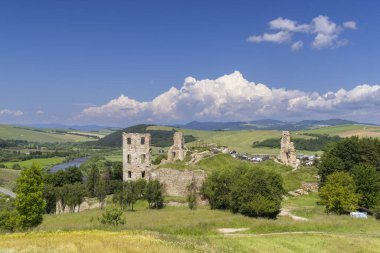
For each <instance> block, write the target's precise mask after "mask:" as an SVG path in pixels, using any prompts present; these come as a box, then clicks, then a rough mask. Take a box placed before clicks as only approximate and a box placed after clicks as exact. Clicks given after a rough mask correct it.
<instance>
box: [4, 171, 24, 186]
mask: <svg viewBox="0 0 380 253" xmlns="http://www.w3.org/2000/svg"><path fill="white" fill-rule="evenodd" d="M19 176H20V171H19V170H11V169H0V187H4V188H6V189H8V190H13V188H14V187H15V186H16V179H17V178H18V177H19Z"/></svg>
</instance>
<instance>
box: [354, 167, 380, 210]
mask: <svg viewBox="0 0 380 253" xmlns="http://www.w3.org/2000/svg"><path fill="white" fill-rule="evenodd" d="M352 175H353V178H354V181H355V185H356V193H359V194H360V195H361V198H360V200H359V206H361V207H364V208H373V207H377V206H380V173H378V172H377V171H376V169H375V167H374V166H373V165H369V164H359V165H356V166H354V168H353V170H352Z"/></svg>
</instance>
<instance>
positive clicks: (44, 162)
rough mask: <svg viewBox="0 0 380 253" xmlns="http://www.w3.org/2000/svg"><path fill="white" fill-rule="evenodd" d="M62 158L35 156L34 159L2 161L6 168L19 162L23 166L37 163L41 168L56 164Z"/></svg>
mask: <svg viewBox="0 0 380 253" xmlns="http://www.w3.org/2000/svg"><path fill="white" fill-rule="evenodd" d="M63 160H64V158H63V157H51V158H35V159H30V160H26V161H21V162H6V163H3V164H4V165H5V166H7V168H12V166H13V165H14V164H19V165H20V166H21V167H23V168H28V167H30V166H32V164H33V163H35V164H37V165H39V166H40V167H42V168H45V167H50V166H53V165H56V164H60V163H62V162H63Z"/></svg>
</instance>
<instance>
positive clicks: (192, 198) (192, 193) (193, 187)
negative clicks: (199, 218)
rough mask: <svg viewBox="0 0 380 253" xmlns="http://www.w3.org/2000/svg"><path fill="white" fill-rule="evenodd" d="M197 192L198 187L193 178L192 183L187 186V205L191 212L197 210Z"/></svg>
mask: <svg viewBox="0 0 380 253" xmlns="http://www.w3.org/2000/svg"><path fill="white" fill-rule="evenodd" d="M197 191H198V187H197V184H196V182H195V180H194V178H193V179H192V180H191V183H190V184H189V185H188V186H187V192H188V193H187V203H188V206H189V209H190V210H195V209H197Z"/></svg>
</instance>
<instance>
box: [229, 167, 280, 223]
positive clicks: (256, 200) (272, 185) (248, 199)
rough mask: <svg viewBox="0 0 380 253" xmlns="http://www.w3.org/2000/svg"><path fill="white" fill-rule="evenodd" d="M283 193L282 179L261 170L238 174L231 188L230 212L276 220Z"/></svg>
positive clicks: (277, 175)
mask: <svg viewBox="0 0 380 253" xmlns="http://www.w3.org/2000/svg"><path fill="white" fill-rule="evenodd" d="M284 193H285V190H284V187H283V180H282V177H281V176H280V175H279V174H277V173H275V172H271V171H265V170H263V169H259V168H258V169H255V170H248V171H246V172H245V173H244V174H240V176H238V177H237V178H236V180H235V182H234V183H233V185H232V186H231V210H232V212H234V213H237V212H239V213H241V214H243V215H246V216H251V217H268V218H272V219H273V218H276V216H277V214H279V213H280V209H281V200H282V195H283V194H284Z"/></svg>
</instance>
